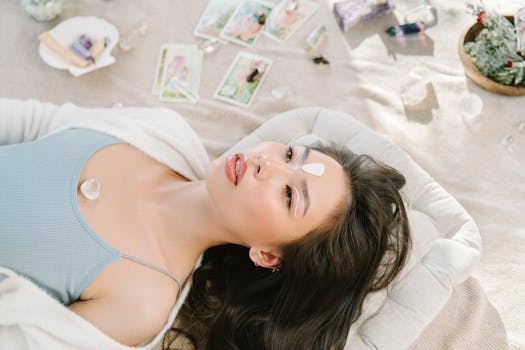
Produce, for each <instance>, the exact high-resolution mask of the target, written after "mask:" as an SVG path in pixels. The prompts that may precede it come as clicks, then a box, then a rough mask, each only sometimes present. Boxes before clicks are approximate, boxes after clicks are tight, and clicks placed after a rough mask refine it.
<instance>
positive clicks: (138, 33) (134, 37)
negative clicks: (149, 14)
mask: <svg viewBox="0 0 525 350" xmlns="http://www.w3.org/2000/svg"><path fill="white" fill-rule="evenodd" d="M148 31H149V27H148V25H147V24H146V23H141V24H140V25H139V26H138V27H136V28H134V29H133V30H132V31H131V32H130V33H129V34H128V35H127V36H124V37H122V38H121V39H120V41H119V43H118V46H119V47H120V48H121V49H122V50H124V51H129V50H131V49H132V48H133V47H134V46H135V44H136V43H137V41H139V39H140V38H142V37H144V36H145V35H146V34H147V33H148Z"/></svg>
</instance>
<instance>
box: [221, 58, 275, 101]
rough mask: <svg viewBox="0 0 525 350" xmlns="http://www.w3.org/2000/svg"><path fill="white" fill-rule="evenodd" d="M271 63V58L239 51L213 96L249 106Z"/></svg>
mask: <svg viewBox="0 0 525 350" xmlns="http://www.w3.org/2000/svg"><path fill="white" fill-rule="evenodd" d="M271 65H272V60H271V59H269V58H266V57H262V56H259V55H254V54H251V53H249V52H245V51H241V52H239V53H238V54H237V56H236V57H235V59H234V60H233V62H232V64H231V66H230V68H229V69H228V71H227V73H226V75H225V76H224V78H223V79H222V81H221V83H220V84H219V87H218V88H217V90H216V91H215V95H214V97H215V98H216V99H219V100H222V101H225V102H228V103H232V104H234V105H238V106H242V107H247V106H249V105H250V104H251V102H252V101H253V98H254V96H255V94H256V93H257V91H258V90H259V87H260V86H261V84H262V82H263V80H264V78H265V77H266V75H267V74H268V70H269V69H270V66H271Z"/></svg>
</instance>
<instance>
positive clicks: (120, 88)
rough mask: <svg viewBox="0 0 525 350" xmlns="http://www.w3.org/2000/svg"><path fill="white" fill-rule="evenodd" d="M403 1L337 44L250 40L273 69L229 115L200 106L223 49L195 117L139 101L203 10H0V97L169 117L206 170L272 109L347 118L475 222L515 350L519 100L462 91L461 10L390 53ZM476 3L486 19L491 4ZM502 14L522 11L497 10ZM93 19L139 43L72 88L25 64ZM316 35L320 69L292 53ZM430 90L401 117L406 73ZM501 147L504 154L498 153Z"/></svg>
mask: <svg viewBox="0 0 525 350" xmlns="http://www.w3.org/2000/svg"><path fill="white" fill-rule="evenodd" d="M418 3H419V2H418V1H414V0H398V1H396V5H397V7H396V10H395V11H394V13H392V14H390V15H387V16H385V17H383V18H378V19H374V20H371V21H369V22H366V23H361V24H358V25H357V26H355V27H354V28H352V29H351V30H350V31H349V32H348V33H341V31H340V30H339V29H338V28H337V26H336V24H335V21H334V20H333V16H332V14H331V13H330V8H329V4H327V3H325V2H324V0H321V7H320V9H319V11H318V12H317V13H316V14H315V16H314V17H313V18H312V19H310V21H308V22H307V23H306V24H305V25H304V26H303V28H301V29H300V30H299V31H298V32H297V33H295V34H294V36H293V37H292V38H291V39H290V40H289V41H288V42H286V43H284V44H281V43H278V42H275V41H273V40H271V39H269V38H267V37H261V38H260V40H259V42H257V44H256V45H255V48H253V49H249V50H248V51H250V52H254V53H258V54H261V55H264V56H267V57H270V58H272V59H273V60H274V65H273V67H272V68H271V70H270V74H268V76H267V79H266V81H265V83H264V85H263V86H262V87H261V90H260V91H259V94H258V96H257V97H256V99H255V101H254V103H253V104H252V106H251V107H250V108H238V107H234V106H230V105H227V104H225V103H222V102H219V101H216V100H214V99H213V98H212V95H213V92H214V91H215V89H216V87H217V85H218V83H219V81H220V79H221V78H222V75H223V73H224V72H225V71H226V68H227V67H228V66H229V64H230V62H231V60H232V59H233V57H234V56H235V54H236V53H237V52H238V51H239V50H241V48H240V47H239V46H237V45H233V44H229V45H227V46H223V47H222V48H221V49H220V51H219V52H217V53H216V54H213V55H210V56H206V57H205V61H204V66H203V80H202V82H201V90H200V96H201V101H200V102H199V103H197V104H196V105H189V104H174V103H165V102H164V103H163V102H159V101H158V100H157V99H156V97H154V96H151V94H150V91H151V86H152V84H153V76H154V73H155V66H156V61H157V56H158V50H159V48H160V46H161V45H162V44H164V43H198V42H200V40H199V39H197V38H195V37H194V36H193V35H192V33H193V29H194V27H195V24H196V23H197V20H198V18H199V16H200V13H201V11H202V10H203V8H204V7H205V4H206V1H205V0H195V1H191V2H190V1H183V0H157V1H155V2H150V1H146V0H140V1H139V0H136V1H133V2H129V1H124V0H110V1H103V0H89V1H88V0H70V1H67V0H66V5H65V8H64V12H63V13H62V15H61V17H60V18H58V19H57V20H54V21H52V22H47V23H39V22H36V21H34V20H33V19H31V18H30V17H28V16H27V15H26V14H25V13H24V12H23V11H22V10H21V8H20V7H19V1H17V0H3V1H2V11H1V13H0V52H1V53H2V54H1V55H0V77H1V81H2V84H0V96H2V97H11V98H36V99H39V100H43V101H49V102H54V103H57V104H62V103H64V102H73V103H75V104H78V105H81V106H86V107H109V106H112V105H113V104H114V103H116V102H121V103H123V104H124V105H125V106H142V107H153V106H163V107H168V108H173V109H176V110H177V111H179V112H180V113H181V114H183V115H185V116H186V119H187V120H188V122H189V123H190V124H191V125H192V126H193V127H194V128H195V130H196V131H197V133H198V134H199V135H200V136H201V137H202V138H203V140H204V142H205V145H206V146H207V150H208V152H209V153H210V155H211V156H212V157H213V156H215V155H218V154H220V153H221V152H223V151H224V150H225V149H227V148H228V147H229V146H231V145H232V144H233V143H235V142H236V141H237V140H239V139H240V138H241V137H242V136H244V135H246V134H247V133H249V132H250V131H252V130H253V129H255V128H256V127H257V126H259V125H260V124H261V123H262V122H264V121H265V120H266V119H268V118H270V117H271V116H272V115H275V114H277V113H280V112H283V111H285V110H288V109H291V108H296V107H305V106H323V107H328V108H333V109H337V110H341V111H343V112H346V113H350V114H352V115H354V116H355V117H356V118H357V119H358V120H360V121H362V122H363V123H365V124H366V125H368V126H369V127H371V128H372V129H374V130H376V131H378V132H380V133H382V134H384V135H386V136H387V137H389V138H390V139H392V140H393V141H394V142H396V143H398V144H399V145H401V147H402V148H403V149H404V150H406V151H407V152H408V153H409V154H410V155H411V156H412V157H413V158H414V159H415V160H416V161H417V162H418V163H419V164H420V165H421V167H422V168H424V169H425V170H426V171H427V172H428V173H430V174H431V175H432V176H433V177H434V178H435V179H436V180H437V181H438V182H439V183H440V184H441V185H443V187H444V188H445V189H446V190H447V191H449V192H450V193H451V194H452V195H453V196H455V197H456V198H457V199H458V200H459V202H460V203H461V204H462V205H463V206H464V207H465V208H466V209H467V210H468V212H469V213H470V214H471V215H472V216H473V218H474V219H475V220H476V222H477V223H478V225H479V227H480V229H481V234H482V237H483V249H484V251H483V256H482V260H481V264H480V266H479V268H478V269H477V271H476V273H475V276H476V277H478V278H479V281H480V283H481V285H482V286H483V287H484V289H485V291H486V293H487V295H488V297H489V300H490V301H491V302H492V303H493V304H494V305H495V307H496V308H497V310H498V311H499V312H500V314H501V316H502V319H503V321H504V323H505V325H506V328H507V333H508V337H509V342H510V344H511V345H513V346H514V348H525V335H524V334H525V316H523V315H525V288H524V287H525V285H524V284H525V282H523V281H525V266H524V264H523V256H524V253H525V243H524V240H525V215H523V212H524V211H525V186H524V183H525V134H524V133H521V132H519V131H518V125H519V124H520V123H522V122H525V113H524V112H523V110H524V108H525V98H523V97H506V96H501V95H496V94H492V93H490V92H487V91H485V90H483V89H481V88H479V87H478V86H476V85H474V84H473V83H471V82H470V81H468V80H467V79H466V78H465V76H464V73H463V69H462V66H461V63H460V62H459V59H458V54H457V43H458V38H459V36H460V34H461V32H462V31H463V30H464V29H465V28H467V27H468V26H469V25H470V24H471V23H473V21H474V19H473V18H472V17H471V16H470V15H469V14H466V12H465V4H464V2H463V1H457V0H441V1H439V2H438V1H435V3H436V6H437V7H438V16H439V24H438V26H436V27H433V28H430V29H428V30H427V32H426V34H425V36H424V38H425V41H424V42H423V41H419V40H418V39H417V38H409V39H408V40H406V41H404V42H403V41H396V40H392V39H391V38H389V37H387V36H386V35H385V34H384V33H383V31H384V29H385V28H386V27H388V26H389V25H392V24H395V23H397V22H402V21H403V14H404V12H405V11H406V10H407V9H410V8H412V7H414V6H415V5H417V4H418ZM485 3H486V4H488V5H490V6H497V2H496V1H494V0H490V1H488V0H486V1H485ZM499 3H500V4H499V5H500V7H501V10H502V11H503V12H505V13H509V12H511V11H512V10H513V9H516V8H517V7H519V5H525V4H524V3H523V1H518V0H501V1H500V2H499ZM79 15H95V16H100V17H102V18H105V19H106V20H108V21H110V22H112V23H114V24H115V25H116V26H117V28H118V29H119V31H120V33H121V35H122V36H126V35H127V34H129V32H130V31H131V30H132V29H133V28H135V27H137V26H138V25H140V24H141V23H142V22H146V23H147V24H148V26H149V28H150V31H149V32H148V33H147V34H146V36H144V37H143V38H142V39H139V41H138V42H137V43H136V44H135V48H134V49H133V50H131V51H129V52H124V51H119V50H118V49H116V50H115V51H114V55H115V57H116V58H117V62H116V63H115V64H114V65H112V66H110V67H106V68H104V69H102V70H99V71H95V72H92V73H90V74H88V75H85V76H82V77H78V78H74V77H73V76H71V75H70V74H69V73H67V72H66V71H58V70H55V69H53V68H50V67H49V66H47V65H46V64H45V63H44V62H43V61H42V60H41V59H40V57H39V56H38V49H37V47H38V41H37V39H36V37H37V35H38V34H39V33H41V32H42V31H45V30H49V29H51V28H52V27H53V26H54V25H56V24H57V23H59V22H60V21H61V20H63V19H66V18H70V17H73V16H79ZM318 23H324V24H325V25H326V26H327V27H328V40H327V42H326V45H325V46H324V47H323V49H322V52H323V53H324V55H325V56H326V57H327V58H328V59H329V60H330V61H331V65H330V67H328V68H327V69H319V67H317V66H315V65H313V64H312V63H311V62H310V56H309V55H308V54H307V53H305V52H304V50H303V49H302V46H301V42H302V40H303V39H304V37H305V36H306V35H307V33H308V32H309V31H310V30H311V29H313V27H315V25H316V24H318ZM413 70H415V72H416V73H418V74H420V75H424V76H425V77H426V78H428V79H429V80H430V82H431V83H432V86H433V90H434V93H433V94H432V95H431V97H430V98H429V99H427V100H426V102H425V104H424V105H423V106H421V107H420V108H418V109H416V110H414V109H412V110H411V109H406V108H404V107H403V104H402V102H401V99H400V92H401V87H402V86H403V85H404V84H405V83H406V82H407V81H408V74H409V73H410V72H411V71H412V73H414V71H413ZM283 85H287V86H290V87H291V89H292V91H293V93H292V94H291V95H290V96H288V98H287V99H285V100H283V101H275V100H274V99H273V98H272V97H271V95H270V91H271V89H272V88H274V87H278V86H283ZM466 92H472V93H475V94H478V95H479V96H480V97H481V98H482V100H483V103H484V107H483V110H482V113H481V114H480V115H479V116H477V117H475V118H466V117H463V116H462V115H461V113H460V109H459V102H460V100H461V96H462V94H464V93H466ZM509 135H510V136H512V137H513V143H512V145H511V150H510V151H509V150H508V149H506V147H504V146H503V144H502V140H503V139H504V138H505V137H507V136H509Z"/></svg>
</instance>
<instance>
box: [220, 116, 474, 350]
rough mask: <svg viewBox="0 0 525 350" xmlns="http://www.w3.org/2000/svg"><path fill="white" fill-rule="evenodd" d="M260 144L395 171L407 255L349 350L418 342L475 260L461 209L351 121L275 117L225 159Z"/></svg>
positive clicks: (371, 303)
mask: <svg viewBox="0 0 525 350" xmlns="http://www.w3.org/2000/svg"><path fill="white" fill-rule="evenodd" d="M261 141H278V142H281V143H285V144H288V143H301V144H311V143H314V142H317V141H333V142H337V143H342V144H345V145H346V146H348V147H349V148H350V149H351V150H352V151H353V152H355V153H358V154H360V153H366V154H369V155H371V156H372V157H374V158H376V159H378V160H380V161H382V162H384V163H386V164H388V165H390V166H392V167H394V168H396V169H398V170H399V171H400V172H401V173H402V174H403V175H404V176H405V177H406V179H407V183H406V185H405V186H404V187H403V189H402V194H403V197H404V199H405V200H406V206H407V214H408V217H409V222H410V227H411V232H412V238H413V250H412V253H411V256H410V259H409V263H408V264H407V267H406V268H405V269H404V271H403V272H402V273H401V275H400V276H399V277H398V279H397V281H396V282H395V283H394V284H393V285H392V286H391V287H390V288H387V290H383V291H381V292H378V293H375V294H374V295H370V296H369V297H368V298H367V300H366V301H365V305H364V310H363V315H362V316H361V317H360V318H359V320H358V321H357V322H356V323H355V324H354V325H353V326H352V328H351V330H350V334H349V337H348V341H347V347H348V349H352V350H357V349H389V350H395V349H406V348H408V347H409V346H410V344H412V342H413V341H414V340H415V339H417V337H418V336H419V335H420V334H421V332H422V331H423V329H424V328H425V327H426V326H427V325H428V324H429V323H430V322H431V321H432V319H433V318H434V317H435V316H436V315H437V313H438V312H439V311H440V310H441V308H442V307H443V306H444V305H445V303H446V302H447V300H448V298H449V297H450V294H451V290H452V287H453V286H454V284H457V283H460V282H462V281H464V280H465V279H466V278H467V277H468V276H469V274H470V273H471V272H472V270H473V267H474V265H475V264H476V263H477V261H478V260H479V255H480V251H481V237H480V234H479V230H478V228H477V226H476V224H475V223H474V221H473V220H472V218H471V217H470V216H469V215H468V214H467V212H466V211H465V209H464V208H463V207H462V206H461V205H460V204H459V203H458V202H457V201H456V200H455V199H454V198H453V197H452V196H451V195H450V194H449V193H448V192H446V191H445V190H444V189H443V188H442V187H441V186H440V185H439V184H438V183H436V182H435V181H434V180H433V179H432V177H431V176H430V175H429V174H427V173H426V172H425V171H424V170H423V169H421V168H420V167H419V166H418V165H417V164H416V163H415V162H414V161H413V160H412V159H411V158H410V156H408V154H406V153H405V152H404V151H403V150H402V149H401V148H400V147H399V146H397V145H395V144H394V143H392V142H390V141H389V140H387V139H386V138H385V137H383V136H381V135H379V134H378V133H376V132H374V131H373V130H371V129H369V128H367V127H366V126H364V125H362V124H360V123H359V122H358V121H356V120H355V119H353V118H352V117H351V116H350V115H348V114H345V113H342V112H338V111H334V110H329V109H323V108H301V109H295V110H291V111H288V112H285V113H282V114H279V115H277V116H275V117H274V118H272V119H270V120H268V121H267V122H265V123H264V124H263V125H262V126H260V127H259V128H258V129H256V130H255V131H253V132H252V133H251V134H249V135H248V136H246V137H244V138H243V139H242V140H241V141H240V142H238V143H237V144H236V145H235V146H234V147H232V148H231V149H230V150H229V151H228V153H232V152H235V151H236V150H240V149H243V148H245V147H247V146H250V145H253V144H255V143H258V142H261Z"/></svg>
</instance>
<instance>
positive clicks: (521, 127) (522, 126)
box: [518, 122, 525, 134]
mask: <svg viewBox="0 0 525 350" xmlns="http://www.w3.org/2000/svg"><path fill="white" fill-rule="evenodd" d="M518 131H519V132H521V133H522V134H525V122H522V123H520V125H518Z"/></svg>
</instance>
